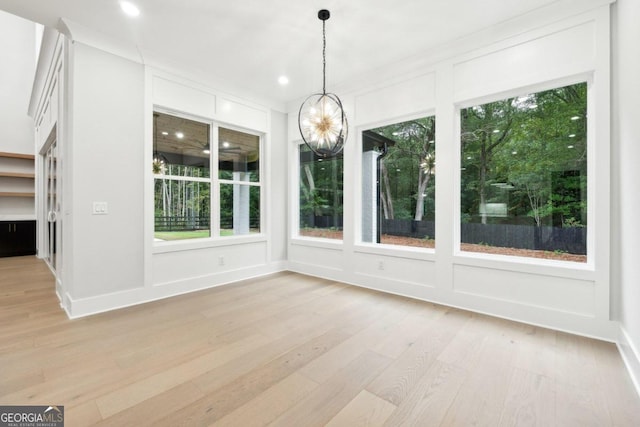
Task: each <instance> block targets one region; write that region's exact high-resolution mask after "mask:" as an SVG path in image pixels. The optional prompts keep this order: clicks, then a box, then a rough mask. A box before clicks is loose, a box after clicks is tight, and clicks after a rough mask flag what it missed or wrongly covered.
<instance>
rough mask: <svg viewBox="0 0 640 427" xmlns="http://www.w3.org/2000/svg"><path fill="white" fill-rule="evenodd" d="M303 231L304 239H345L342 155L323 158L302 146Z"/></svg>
mask: <svg viewBox="0 0 640 427" xmlns="http://www.w3.org/2000/svg"><path fill="white" fill-rule="evenodd" d="M299 153H300V228H299V234H300V236H303V237H320V238H327V239H340V240H341V239H342V196H343V195H342V176H343V158H342V153H340V154H338V155H337V156H335V157H331V158H327V159H323V158H321V157H318V156H316V155H315V154H314V153H313V152H312V151H311V150H310V149H309V147H307V146H306V145H305V144H302V145H300V152H299Z"/></svg>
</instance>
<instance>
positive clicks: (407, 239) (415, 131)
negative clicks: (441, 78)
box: [362, 116, 436, 248]
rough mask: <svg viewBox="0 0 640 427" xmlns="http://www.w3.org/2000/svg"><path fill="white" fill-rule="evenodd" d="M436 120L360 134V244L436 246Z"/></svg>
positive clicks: (411, 121) (400, 124)
mask: <svg viewBox="0 0 640 427" xmlns="http://www.w3.org/2000/svg"><path fill="white" fill-rule="evenodd" d="M435 171H436V158H435V117H433V116H430V117H424V118H420V119H415V120H409V121H406V122H402V123H396V124H392V125H388V126H383V127H380V128H376V129H371V130H365V131H364V132H363V133H362V241H363V242H365V243H382V244H389V245H403V246H414V247H422V248H433V247H435Z"/></svg>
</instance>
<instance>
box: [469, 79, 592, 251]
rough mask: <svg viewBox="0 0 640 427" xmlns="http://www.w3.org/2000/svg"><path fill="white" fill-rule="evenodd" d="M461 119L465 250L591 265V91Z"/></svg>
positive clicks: (540, 95)
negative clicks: (588, 247) (588, 243)
mask: <svg viewBox="0 0 640 427" xmlns="http://www.w3.org/2000/svg"><path fill="white" fill-rule="evenodd" d="M460 116H461V145H462V150H461V188H460V205H461V212H460V216H461V217H460V222H461V225H460V227H461V229H460V240H461V242H460V247H461V250H463V251H470V252H485V253H491V254H503V255H515V256H525V257H536V258H550V259H557V260H565V261H575V262H586V239H587V228H586V226H587V85H586V83H579V84H575V85H571V86H565V87H561V88H556V89H552V90H547V91H543V92H537V93H532V94H528V95H524V96H519V97H514V98H508V99H503V100H500V101H495V102H491V103H487V104H482V105H475V106H472V107H469V108H465V109H462V110H461V111H460Z"/></svg>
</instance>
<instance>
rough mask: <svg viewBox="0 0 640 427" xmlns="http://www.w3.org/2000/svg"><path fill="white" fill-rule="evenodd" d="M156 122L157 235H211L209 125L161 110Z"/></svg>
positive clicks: (174, 237)
mask: <svg viewBox="0 0 640 427" xmlns="http://www.w3.org/2000/svg"><path fill="white" fill-rule="evenodd" d="M153 124H154V129H153V173H154V190H155V191H154V218H155V220H154V223H155V234H154V237H155V239H156V240H182V239H194V238H202V237H209V236H210V234H211V233H210V200H211V199H210V197H211V194H210V188H211V186H210V169H209V151H208V150H209V125H208V124H206V123H200V122H196V121H193V120H188V119H185V118H182V117H176V116H171V115H168V114H163V113H158V112H154V113H153Z"/></svg>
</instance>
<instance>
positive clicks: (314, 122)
mask: <svg viewBox="0 0 640 427" xmlns="http://www.w3.org/2000/svg"><path fill="white" fill-rule="evenodd" d="M329 17H330V13H329V11H328V10H326V9H322V10H320V11H319V12H318V19H320V20H321V21H322V93H314V94H313V95H310V96H309V97H308V98H307V99H306V100H305V101H304V102H303V103H302V105H301V106H300V111H299V112H298V127H299V129H300V135H302V139H303V140H304V142H305V144H307V146H308V147H309V148H310V149H311V151H313V152H314V153H315V154H316V155H317V156H319V157H322V158H327V157H333V156H335V155H337V154H338V153H340V152H341V151H342V149H343V148H344V143H345V141H346V140H347V134H348V128H349V126H348V122H347V116H346V114H345V113H344V109H343V108H342V101H340V98H338V95H336V94H334V93H327V91H326V69H327V61H326V47H327V41H326V37H325V22H326V21H327V19H329Z"/></svg>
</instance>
